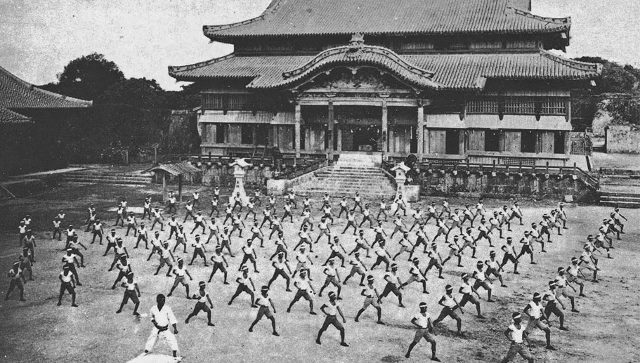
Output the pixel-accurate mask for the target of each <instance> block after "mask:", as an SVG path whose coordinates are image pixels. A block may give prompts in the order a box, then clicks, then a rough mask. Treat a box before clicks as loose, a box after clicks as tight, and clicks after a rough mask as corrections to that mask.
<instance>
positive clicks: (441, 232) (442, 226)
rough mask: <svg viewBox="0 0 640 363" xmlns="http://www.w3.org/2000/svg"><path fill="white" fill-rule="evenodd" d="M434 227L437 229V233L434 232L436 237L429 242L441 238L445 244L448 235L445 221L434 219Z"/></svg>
mask: <svg viewBox="0 0 640 363" xmlns="http://www.w3.org/2000/svg"><path fill="white" fill-rule="evenodd" d="M436 227H438V232H436V235H435V236H434V237H433V239H431V241H433V242H435V241H436V239H438V237H440V236H442V237H444V239H445V242H447V235H448V234H449V227H447V224H446V223H445V221H443V220H442V219H440V218H438V217H436Z"/></svg>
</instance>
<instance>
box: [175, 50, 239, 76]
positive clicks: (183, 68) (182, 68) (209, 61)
mask: <svg viewBox="0 0 640 363" xmlns="http://www.w3.org/2000/svg"><path fill="white" fill-rule="evenodd" d="M235 56H236V54H235V53H229V54H227V55H224V56H222V57H218V58H212V59H207V60H206V61H202V62H198V63H193V64H186V65H183V66H169V75H170V76H174V75H176V74H177V73H178V72H184V71H190V70H193V69H197V68H201V67H204V66H208V65H211V64H215V63H218V62H222V61H224V60H227V59H230V58H233V57H235Z"/></svg>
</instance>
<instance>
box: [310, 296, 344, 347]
mask: <svg viewBox="0 0 640 363" xmlns="http://www.w3.org/2000/svg"><path fill="white" fill-rule="evenodd" d="M336 299H337V297H336V294H335V293H334V292H333V291H331V292H330V293H329V303H326V304H322V306H321V307H320V311H322V312H323V313H324V314H325V318H324V323H323V324H322V327H321V328H320V330H319V331H318V336H317V337H316V343H317V344H322V342H321V341H320V338H322V334H323V333H324V332H325V331H326V330H327V328H329V325H333V326H334V327H335V328H336V329H338V331H339V332H340V345H342V346H343V347H348V346H349V344H347V343H346V342H345V341H344V335H345V330H344V326H343V325H342V324H343V323H344V324H346V323H347V320H346V319H345V318H344V314H343V313H342V309H340V305H338V302H337V301H336ZM338 314H340V317H341V318H342V323H340V321H339V320H338V318H337V315H338Z"/></svg>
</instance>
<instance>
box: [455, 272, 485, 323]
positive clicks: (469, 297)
mask: <svg viewBox="0 0 640 363" xmlns="http://www.w3.org/2000/svg"><path fill="white" fill-rule="evenodd" d="M458 291H459V292H460V293H461V294H462V299H460V310H462V308H463V307H464V306H465V305H467V303H468V302H470V303H472V304H474V305H475V306H476V312H477V313H478V318H480V319H484V316H483V315H482V312H480V301H478V300H479V299H480V294H478V292H477V291H476V289H474V288H473V286H471V284H470V283H469V274H468V273H466V272H465V273H463V274H462V286H460V289H458ZM473 294H475V295H476V296H477V297H478V299H476V298H475V296H473Z"/></svg>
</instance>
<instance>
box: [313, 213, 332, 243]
mask: <svg viewBox="0 0 640 363" xmlns="http://www.w3.org/2000/svg"><path fill="white" fill-rule="evenodd" d="M318 229H319V230H320V232H318V238H316V241H315V242H314V243H318V241H320V238H322V236H327V242H331V231H330V230H329V225H328V224H327V219H326V218H325V217H322V218H321V219H320V223H318Z"/></svg>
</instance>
